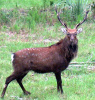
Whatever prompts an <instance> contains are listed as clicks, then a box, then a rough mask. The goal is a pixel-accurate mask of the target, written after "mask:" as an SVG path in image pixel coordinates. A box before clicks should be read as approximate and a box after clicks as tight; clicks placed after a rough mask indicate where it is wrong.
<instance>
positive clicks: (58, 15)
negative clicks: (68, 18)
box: [55, 6, 67, 28]
mask: <svg viewBox="0 0 95 100" xmlns="http://www.w3.org/2000/svg"><path fill="white" fill-rule="evenodd" d="M55 11H56V13H57V18H58V20H59V21H60V23H61V24H62V25H63V26H64V27H65V28H67V24H66V23H63V22H62V21H61V19H60V13H58V11H57V7H56V6H55Z"/></svg>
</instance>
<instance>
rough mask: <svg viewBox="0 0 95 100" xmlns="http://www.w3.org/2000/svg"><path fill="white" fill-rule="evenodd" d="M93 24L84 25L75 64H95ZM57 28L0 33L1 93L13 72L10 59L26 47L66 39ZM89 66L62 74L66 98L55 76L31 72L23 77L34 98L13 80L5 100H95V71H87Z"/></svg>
mask: <svg viewBox="0 0 95 100" xmlns="http://www.w3.org/2000/svg"><path fill="white" fill-rule="evenodd" d="M87 24H89V26H90V27H89V26H87ZM94 25H95V24H94V23H93V24H92V23H87V22H86V23H85V24H83V26H82V27H83V32H82V33H80V34H79V35H78V39H79V51H78V56H77V58H76V59H74V60H73V62H87V61H95V53H94V52H95V37H94ZM38 27H39V25H38ZM55 28H56V27H55V26H45V28H43V27H41V26H40V28H37V30H36V31H34V33H32V34H16V33H11V32H10V33H5V32H1V33H0V41H1V42H0V57H1V60H0V65H1V66H0V83H1V84H0V94H1V92H2V89H3V87H4V83H5V80H6V77H8V76H9V75H10V74H11V73H12V71H13V69H12V65H11V58H10V56H11V53H12V52H16V51H18V50H20V49H23V48H31V47H44V46H49V45H51V44H54V43H55V42H56V41H58V40H60V39H61V38H64V35H63V33H62V32H61V31H60V27H59V28H58V30H59V31H57V32H55V30H56V29H55ZM46 39H49V40H50V42H45V40H46ZM91 54H92V56H91ZM88 66H92V65H86V68H84V67H83V66H81V67H80V68H77V67H70V69H69V70H65V71H64V72H62V80H63V83H62V86H63V90H64V94H63V95H61V94H60V93H57V89H56V80H55V76H54V74H52V73H51V74H36V73H33V72H29V74H28V75H27V76H26V77H25V78H24V80H23V84H24V86H25V88H26V89H27V90H28V91H30V92H31V95H29V96H25V95H24V94H23V92H22V90H21V89H20V87H19V85H18V84H17V82H16V81H14V82H11V83H10V84H9V86H8V89H7V91H6V94H5V100H6V99H7V100H10V99H12V100H18V99H20V98H22V99H25V100H27V99H30V100H63V99H64V100H94V98H95V95H94V94H95V90H94V88H95V80H94V77H95V72H94V71H93V70H92V71H88V70H87V67H88ZM94 66H95V65H94Z"/></svg>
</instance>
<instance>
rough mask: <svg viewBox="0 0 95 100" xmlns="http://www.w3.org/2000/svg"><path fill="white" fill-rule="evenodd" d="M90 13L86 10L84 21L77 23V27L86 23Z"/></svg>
mask: <svg viewBox="0 0 95 100" xmlns="http://www.w3.org/2000/svg"><path fill="white" fill-rule="evenodd" d="M88 13H89V10H88V11H86V14H85V17H84V20H83V21H82V22H80V23H79V24H77V25H76V27H75V28H76V29H77V28H78V27H79V26H80V25H81V24H82V23H84V22H85V21H86V20H87V14H88Z"/></svg>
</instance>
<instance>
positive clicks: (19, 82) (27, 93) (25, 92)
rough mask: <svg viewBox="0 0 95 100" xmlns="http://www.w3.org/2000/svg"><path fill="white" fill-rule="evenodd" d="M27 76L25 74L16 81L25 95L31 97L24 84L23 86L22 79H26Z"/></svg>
mask: <svg viewBox="0 0 95 100" xmlns="http://www.w3.org/2000/svg"><path fill="white" fill-rule="evenodd" d="M25 75H26V74H24V75H22V76H20V77H18V78H17V79H16V80H17V82H18V84H19V86H20V87H21V89H22V90H23V92H24V94H25V95H29V94H30V92H28V91H26V90H25V88H24V86H23V84H22V79H23V78H24V77H25Z"/></svg>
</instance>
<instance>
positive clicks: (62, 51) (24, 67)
mask: <svg viewBox="0 0 95 100" xmlns="http://www.w3.org/2000/svg"><path fill="white" fill-rule="evenodd" d="M77 43H78V40H77V38H76V37H75V38H74V41H73V42H70V38H69V36H66V37H65V38H64V39H63V40H60V41H59V42H58V43H56V44H54V45H52V46H49V47H42V48H29V49H23V50H20V51H17V52H16V53H14V56H13V58H14V60H13V62H12V63H13V68H14V72H13V73H12V74H11V75H10V76H9V77H7V79H6V82H5V87H4V89H3V92H2V95H1V96H2V97H3V96H4V95H5V92H6V89H7V86H8V84H9V83H10V82H11V81H13V80H17V82H18V84H19V85H20V87H21V88H22V90H23V92H24V93H25V94H30V92H28V91H26V90H25V88H24V86H23V85H22V79H23V78H24V76H25V75H26V74H27V73H28V72H29V71H30V70H33V71H35V72H37V73H48V72H53V73H54V74H55V77H56V80H57V90H58V91H60V90H61V93H63V89H62V81H61V72H62V71H63V70H65V69H66V68H67V67H68V65H69V63H70V61H71V60H72V59H73V58H74V57H75V56H76V55H77V50H78V46H77Z"/></svg>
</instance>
